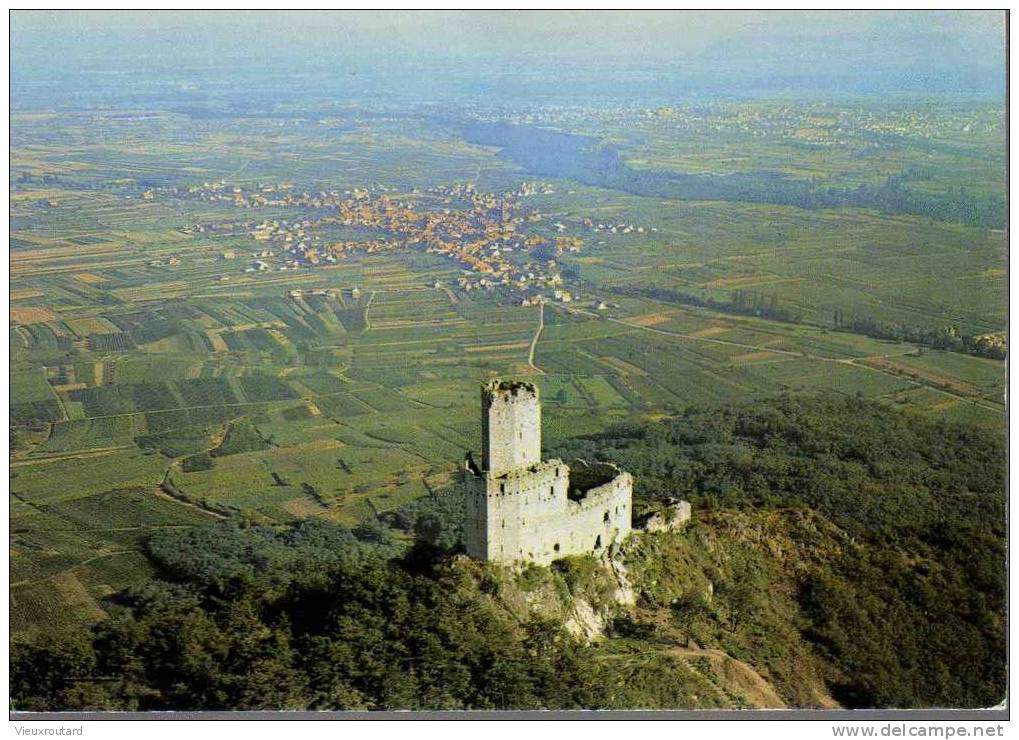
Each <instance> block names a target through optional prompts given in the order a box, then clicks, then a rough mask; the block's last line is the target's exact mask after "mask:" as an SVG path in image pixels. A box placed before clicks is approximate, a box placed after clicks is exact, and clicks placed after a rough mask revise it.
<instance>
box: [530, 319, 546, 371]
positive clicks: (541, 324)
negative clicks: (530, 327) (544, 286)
mask: <svg viewBox="0 0 1019 740" xmlns="http://www.w3.org/2000/svg"><path fill="white" fill-rule="evenodd" d="M544 329H545V301H541V302H540V303H539V304H538V330H537V331H536V332H534V338H533V339H531V348H530V350H529V351H528V353H527V364H528V365H530V366H531V368H532V369H533V370H534V371H535V372H536V373H538V375H544V374H545V371H544V370H542V369H541V368H540V367H538V366H537V365H535V364H534V350H535V348H536V347H537V346H538V340H539V339H540V338H541V332H542V331H544Z"/></svg>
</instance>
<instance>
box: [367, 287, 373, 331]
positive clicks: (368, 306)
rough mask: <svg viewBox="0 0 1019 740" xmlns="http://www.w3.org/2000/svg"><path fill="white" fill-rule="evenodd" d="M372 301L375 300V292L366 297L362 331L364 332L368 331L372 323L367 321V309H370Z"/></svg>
mask: <svg viewBox="0 0 1019 740" xmlns="http://www.w3.org/2000/svg"><path fill="white" fill-rule="evenodd" d="M374 300H375V291H374V290H373V291H372V292H371V295H370V296H368V302H367V303H365V304H364V330H365V331H368V330H369V329H371V328H372V322H371V321H369V319H368V309H370V308H371V307H372V301H374Z"/></svg>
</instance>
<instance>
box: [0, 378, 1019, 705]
mask: <svg viewBox="0 0 1019 740" xmlns="http://www.w3.org/2000/svg"><path fill="white" fill-rule="evenodd" d="M548 452H550V453H553V454H557V455H559V456H561V457H564V458H567V459H569V458H572V457H586V458H589V459H590V458H593V457H596V456H600V457H603V458H609V459H612V460H613V461H615V462H618V463H619V464H620V465H622V466H623V467H625V468H626V469H628V470H630V471H631V472H633V473H634V476H635V479H636V482H637V492H636V495H637V497H638V501H637V504H638V508H639V509H641V510H649V509H652V508H654V507H655V506H656V505H658V501H659V500H661V498H662V497H664V496H681V497H683V498H687V499H689V500H691V501H692V502H693V504H694V512H695V514H694V519H693V521H691V522H690V524H689V525H688V526H687V527H686V528H685V529H684V530H683V531H681V532H671V533H658V534H636V535H634V536H633V537H632V538H631V539H630V540H629V541H628V542H627V543H626V545H625V546H624V548H623V552H622V553H621V555H620V557H621V559H622V560H623V562H625V564H626V567H627V571H628V574H629V579H630V581H631V582H632V584H633V586H634V590H635V592H636V594H637V603H636V605H635V606H632V607H626V606H623V605H619V604H616V603H615V602H614V600H613V594H612V589H613V584H612V583H611V582H609V581H607V580H606V575H605V573H604V572H603V571H602V570H601V569H600V568H599V567H598V566H597V565H596V563H595V562H594V560H593V559H592V558H579V559H569V560H566V561H560V562H558V563H556V564H555V565H554V566H553V567H552V568H550V569H540V568H529V569H527V570H525V571H523V572H522V573H519V574H512V573H510V572H508V571H506V570H504V569H500V568H496V567H491V566H484V565H481V564H477V563H474V562H472V561H469V560H467V559H465V558H463V557H462V556H459V555H457V550H458V549H459V537H458V532H459V522H458V521H457V520H458V517H460V516H462V509H461V508H460V507H459V506H458V505H457V498H456V496H455V493H453V492H449V493H447V494H445V495H438V496H436V497H434V498H433V499H423V500H421V501H419V502H415V503H414V504H412V505H410V506H408V507H406V508H405V509H404V510H402V511H401V512H399V514H398V515H396V516H394V517H390V518H389V520H388V524H387V523H382V522H378V521H372V522H369V523H365V524H364V525H362V526H361V527H359V528H357V529H354V530H350V529H347V528H344V527H341V526H339V525H335V524H331V523H327V522H323V521H316V520H309V521H306V522H305V523H303V524H301V525H299V526H296V527H292V528H285V527H264V526H253V525H249V524H247V523H245V522H244V521H241V520H238V521H228V522H225V523H220V524H217V525H215V526H212V527H195V528H191V529H179V530H167V531H165V532H163V533H161V534H160V535H158V536H156V537H154V538H153V539H152V540H151V541H150V542H149V544H148V553H149V557H150V558H151V559H152V560H153V561H154V562H155V563H156V564H157V565H158V567H159V569H160V572H161V574H162V579H161V580H159V581H153V582H151V583H150V584H148V585H147V586H145V587H143V588H138V589H135V590H134V591H131V592H129V593H125V594H121V595H119V596H117V597H115V602H116V605H111V606H110V610H111V614H112V616H111V617H110V618H109V619H107V620H106V621H104V622H103V623H101V624H99V625H98V626H96V627H95V628H94V629H93V630H92V631H91V632H89V633H85V632H81V633H73V634H53V635H49V636H47V637H46V638H42V639H39V640H37V641H36V642H34V643H32V644H18V645H15V647H14V651H13V656H12V669H11V670H12V696H13V702H14V706H15V707H16V708H19V709H79V708H107V709H132V708H142V709H201V708H236V709H242V708H315V709H342V708H367V709H383V708H436V709H437V708H454V709H456V708H539V707H547V708H582V707H590V708H599V707H604V708H621V707H649V708H691V707H734V708H735V707H746V706H781V705H785V706H834V705H842V706H850V707H863V706H902V707H906V706H908V707H920V706H955V707H961V706H988V705H992V704H996V703H997V702H999V701H1001V700H1002V698H1003V697H1004V691H1005V553H1006V550H1005V544H1006V541H1005V513H1006V512H1005V507H1006V499H1005V461H1006V457H1005V454H1006V453H1005V446H1004V441H1003V440H1002V439H1000V438H998V437H996V436H994V435H992V434H990V433H987V432H984V431H981V430H978V429H975V428H971V427H965V426H959V425H953V424H948V423H939V422H932V421H928V420H924V419H921V418H919V417H914V416H911V415H906V414H902V413H899V412H896V411H894V410H890V409H887V408H885V407H883V406H880V405H878V404H874V403H870V402H865V401H862V400H858V399H851V398H849V399H847V398H843V397H831V398H828V397H819V398H796V399H791V398H782V399H776V400H773V401H769V402H764V403H759V404H756V405H753V406H738V407H725V408H714V409H700V410H690V411H688V412H686V413H684V414H682V415H680V416H678V417H676V418H673V419H670V420H667V421H665V422H662V423H654V424H652V423H647V424H640V425H632V426H625V427H619V428H616V429H613V430H610V431H609V432H607V433H604V434H599V435H596V436H590V437H585V438H579V439H572V440H568V441H566V442H562V443H560V444H557V445H554V447H553V449H551V450H549V451H548ZM408 535H413V538H411V537H409V536H408ZM580 600H583V601H584V602H585V603H586V604H589V605H590V606H591V607H592V608H593V610H594V611H596V612H598V614H600V615H602V616H604V617H605V618H604V620H603V624H604V629H603V632H604V634H603V635H602V636H601V637H599V638H597V639H595V640H593V641H592V642H588V641H585V640H581V639H578V638H577V637H575V636H573V635H571V634H570V632H569V631H568V630H567V626H568V625H567V624H566V622H565V614H567V613H568V612H569V610H570V609H571V608H572V606H573V605H575V604H576V603H577V602H578V601H580Z"/></svg>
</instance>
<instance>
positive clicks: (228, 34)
mask: <svg viewBox="0 0 1019 740" xmlns="http://www.w3.org/2000/svg"><path fill="white" fill-rule="evenodd" d="M1004 47H1005V44H1004V15H1003V14H1002V13H1001V12H994V11H991V12H985V11H926V12H925V11H859V12H858V11H810V12H801V11H739V12H735V11H733V12H706V11H640V12H617V11H599V12H581V11H518V12H508V11H474V12H467V11H304V12H299V13H280V12H276V11H259V12H256V13H239V12H234V11H204V12H202V11H149V12H144V13H142V12H135V11H123V12H122V11H83V12H77V11H62V12H61V11H13V12H12V13H11V77H12V103H13V104H14V105H21V104H26V103H27V102H28V101H30V100H34V101H36V102H37V103H38V101H39V99H40V93H41V92H42V91H43V90H48V91H49V92H48V93H46V94H49V95H51V96H53V97H57V96H58V95H59V94H61V93H64V92H67V93H71V94H78V93H87V94H89V95H98V94H99V92H100V91H101V89H102V88H103V87H104V80H107V79H109V77H110V76H111V75H112V76H115V77H117V78H119V79H125V78H128V79H130V80H131V82H132V85H131V86H132V87H133V88H134V90H133V92H132V93H131V95H134V96H136V97H137V99H138V101H139V102H144V101H145V100H146V99H148V100H151V99H152V97H153V96H154V95H155V96H157V97H158V96H160V95H166V94H168V93H170V94H176V93H185V94H187V93H193V92H194V90H195V88H196V87H198V88H202V87H206V88H208V89H216V88H219V89H222V88H235V87H236V86H238V85H249V83H253V80H251V79H250V78H251V77H252V76H253V75H254V76H256V77H257V78H258V82H257V85H255V84H250V85H249V86H252V87H254V86H260V87H261V88H262V90H263V92H264V91H266V90H271V91H272V92H273V93H274V94H276V95H278V96H280V97H283V98H286V97H289V96H293V95H294V94H299V95H300V96H301V97H302V98H304V99H308V98H309V97H310V98H315V97H318V98H322V99H329V98H337V97H339V98H360V99H364V98H371V97H372V96H373V95H379V96H387V95H396V96H401V97H409V98H415V99H419V100H424V101H430V100H434V101H440V100H445V99H449V98H451V97H455V98H461V99H463V98H466V99H471V98H474V97H478V96H483V95H488V96H492V95H501V96H506V97H507V98H512V99H518V98H522V99H526V98H529V97H534V98H537V99H542V100H544V101H545V102H569V101H570V100H571V99H572V98H573V97H574V96H578V95H579V97H580V98H581V99H583V98H584V97H585V96H588V97H590V96H593V97H601V98H603V99H604V98H607V99H610V100H620V101H627V100H651V99H667V98H682V97H685V96H688V95H693V96H696V95H717V94H724V95H734V96H740V95H750V96H752V95H758V94H762V93H763V94H775V93H780V94H789V93H791V94H805V95H831V96H840V95H867V94H892V93H919V94H929V93H932V94H940V93H954V94H975V95H997V96H1003V94H1004V83H1005V62H1004V59H1005V57H1004ZM552 68H554V69H555V71H556V74H555V75H550V74H549V73H548V72H549V69H552ZM307 75H312V76H313V77H314V79H313V80H312V84H311V85H307V84H306V83H307V80H305V81H304V82H303V83H301V85H298V86H301V87H302V89H301V90H300V91H298V90H295V89H293V88H294V87H295V85H297V83H295V82H294V81H295V80H301V79H302V78H305V77H306V76H307ZM318 81H320V82H318ZM574 86H576V87H575V88H574ZM106 93H107V95H106V98H105V99H106V102H107V103H108V102H109V96H110V95H113V96H116V94H117V93H118V91H116V90H108V91H106ZM33 95H34V97H33ZM41 97H42V99H44V98H45V95H42V96H41ZM57 102H59V101H57Z"/></svg>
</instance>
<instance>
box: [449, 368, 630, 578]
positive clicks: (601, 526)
mask: <svg viewBox="0 0 1019 740" xmlns="http://www.w3.org/2000/svg"><path fill="white" fill-rule="evenodd" d="M481 437H482V448H483V449H482V459H481V466H480V467H478V466H477V465H476V464H475V463H474V461H473V459H472V458H471V456H470V455H468V457H467V461H466V464H465V466H464V467H465V471H464V474H465V478H466V483H467V494H466V495H467V522H466V530H465V533H464V540H465V544H466V548H467V554H468V555H470V556H471V557H474V558H477V559H478V560H486V561H494V562H497V563H504V564H514V563H524V562H527V563H537V564H539V565H547V564H548V563H551V562H552V561H553V560H556V559H557V558H561V557H564V556H566V555H579V554H585V553H595V554H598V553H599V552H602V551H603V550H604V549H605V548H608V547H609V546H610V545H612V544H613V543H615V542H619V541H621V540H622V539H623V538H625V537H626V536H627V535H628V534H629V533H630V526H631V525H630V516H631V498H632V494H633V477H632V476H631V475H630V474H629V473H626V472H623V471H621V470H620V469H619V468H618V467H616V466H615V465H612V464H610V463H593V464H587V463H585V462H583V461H575V462H574V463H573V468H572V470H571V469H570V466H568V465H566V464H565V463H563V461H562V460H555V459H553V460H545V461H542V459H541V403H540V402H539V400H538V390H537V388H536V387H535V386H534V384H532V383H524V382H507V381H501V380H494V381H492V382H490V383H488V384H486V385H484V386H482V388H481Z"/></svg>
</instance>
